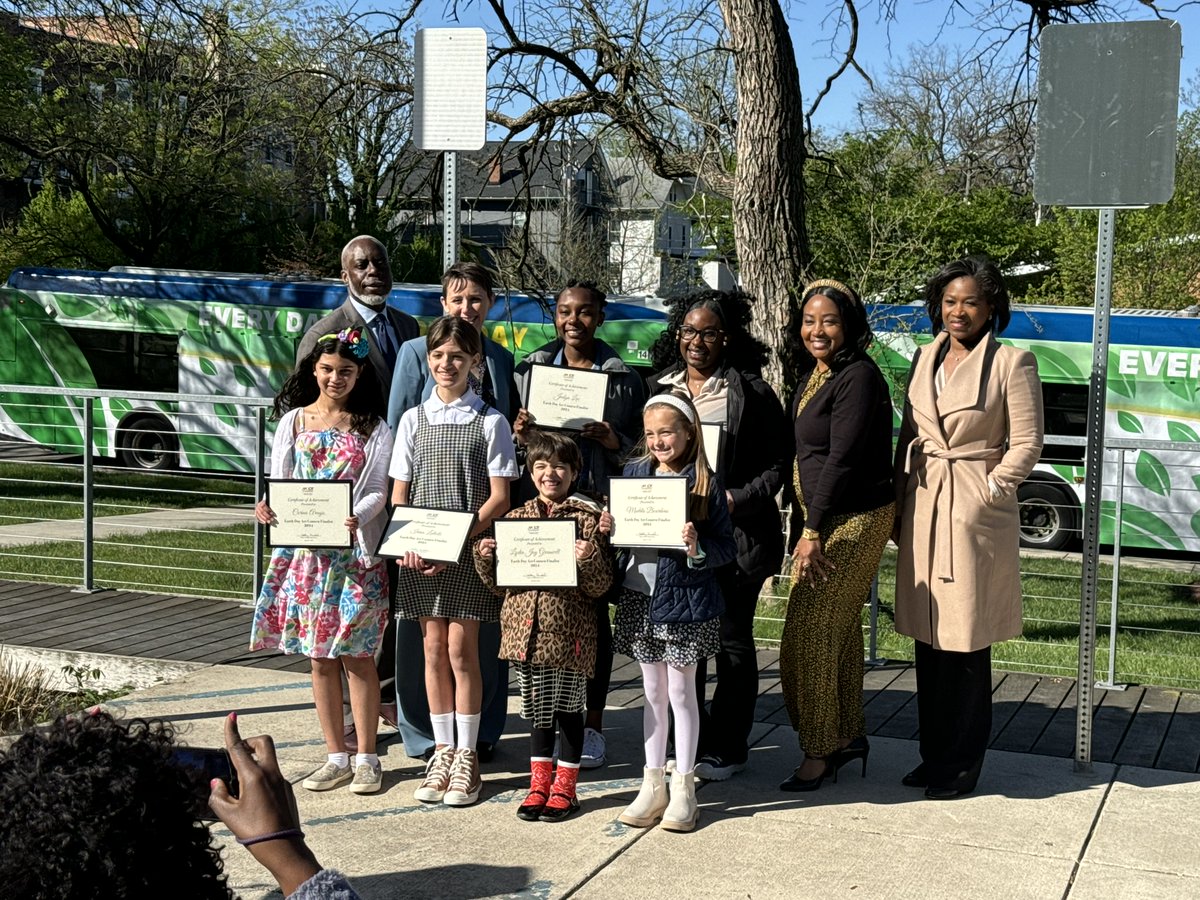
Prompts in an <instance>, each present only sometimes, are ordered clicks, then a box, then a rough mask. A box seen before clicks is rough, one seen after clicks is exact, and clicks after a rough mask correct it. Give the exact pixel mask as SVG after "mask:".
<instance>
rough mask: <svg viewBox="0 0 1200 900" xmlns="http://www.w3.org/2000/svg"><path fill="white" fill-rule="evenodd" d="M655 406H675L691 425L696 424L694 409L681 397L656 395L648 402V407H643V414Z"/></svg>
mask: <svg viewBox="0 0 1200 900" xmlns="http://www.w3.org/2000/svg"><path fill="white" fill-rule="evenodd" d="M655 404H666V405H667V406H673V407H675V408H676V409H677V410H679V411H680V412H681V413H683V417H684V418H685V419H687V420H688V423H689V424H691V425H695V424H696V414H695V413H694V412H692V407H691V406H690V405H689V404H688V403H687V401H685V400H683V399H682V398H680V397H676V396H675V395H674V394H655V395H654V396H653V397H651V398H650V399H649V400H647V401H646V405H645V406H643V407H642V412H645V411H646V410H648V409H649V408H650V407H651V406H654V405H655Z"/></svg>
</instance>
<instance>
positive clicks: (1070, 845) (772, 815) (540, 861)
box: [107, 666, 1200, 900]
mask: <svg viewBox="0 0 1200 900" xmlns="http://www.w3.org/2000/svg"><path fill="white" fill-rule="evenodd" d="M618 693H620V692H617V691H615V692H614V694H618ZM610 702H611V703H621V704H626V705H624V706H621V707H617V708H613V709H610V711H609V712H608V713H607V714H606V721H605V733H606V735H607V737H608V756H609V764H608V765H607V766H606V767H605V768H602V769H599V770H595V771H592V772H585V773H583V778H582V779H581V783H580V799H581V802H582V804H583V809H582V811H581V813H580V814H578V815H577V816H576V817H574V818H573V819H570V820H568V821H567V822H564V823H561V824H557V825H550V824H546V823H526V822H522V821H520V820H519V819H517V817H516V807H517V805H518V804H519V803H520V802H521V800H522V799H523V798H524V796H525V789H526V788H527V786H528V776H527V774H526V772H527V765H528V737H527V735H528V732H527V731H526V730H525V727H524V723H523V722H522V721H521V720H520V719H519V718H518V717H517V716H516V715H515V714H511V715H510V718H509V729H508V736H506V737H505V739H504V740H502V741H501V743H500V745H499V747H498V750H497V754H496V759H495V760H494V761H493V762H492V763H491V764H490V765H487V766H485V767H484V781H485V785H484V793H483V799H482V800H481V802H480V803H479V804H478V805H476V806H474V807H471V808H467V809H452V808H449V807H444V806H440V805H438V806H429V805H425V804H421V803H417V802H416V801H414V800H413V799H412V792H413V790H414V788H415V787H416V785H417V783H418V781H419V777H420V775H421V773H422V770H423V767H422V764H421V763H420V762H419V761H417V760H412V759H409V758H408V757H406V756H405V755H404V752H403V747H402V746H401V744H400V742H399V741H398V740H394V739H393V740H389V741H387V742H385V743H384V744H383V745H382V747H381V750H380V752H381V755H382V757H383V764H384V789H383V791H382V792H381V793H379V794H376V795H373V796H367V797H359V796H356V795H354V794H351V793H350V792H349V790H347V789H340V790H337V791H333V792H330V793H324V794H315V793H310V792H308V791H305V790H303V789H301V788H299V787H297V791H296V793H297V800H298V802H299V805H300V813H301V818H302V820H303V827H304V830H305V832H306V833H307V835H308V840H309V843H310V844H311V846H312V847H313V849H314V851H315V852H316V854H317V856H318V858H319V859H320V860H321V861H322V863H324V864H325V865H327V866H331V867H336V868H340V869H342V870H343V871H345V872H346V873H347V874H348V875H350V876H351V878H352V879H353V881H354V884H355V886H356V888H357V889H358V890H359V892H360V893H361V894H362V895H363V896H364V897H367V898H381V900H382V898H401V897H404V898H409V897H414V898H424V897H428V898H463V900H465V898H480V897H510V896H519V897H537V898H558V897H581V898H591V897H596V898H601V897H603V898H611V897H637V898H647V900H648V898H652V897H655V896H663V897H743V898H744V897H753V898H759V897H787V898H843V897H844V898H854V900H862V898H921V900H929V898H942V897H946V898H951V897H952V898H1031V900H1034V898H1036V900H1044V898H1070V900H1101V898H1103V900H1117V898H1120V900H1130V898H1158V897H1172V898H1181V897H1198V898H1200V854H1198V853H1197V852H1196V850H1195V840H1194V838H1193V832H1194V827H1195V823H1196V822H1197V821H1200V776H1197V775H1190V774H1183V773H1177V772H1168V771H1160V770H1149V769H1141V768H1134V767H1129V766H1114V765H1107V764H1096V765H1095V767H1094V771H1093V772H1092V773H1090V774H1087V775H1079V774H1075V773H1074V771H1073V765H1072V762H1071V761H1070V760H1064V759H1058V758H1053V757H1045V756H1036V755H1032V754H1020V753H1004V752H997V751H991V752H989V754H988V761H987V764H986V766H985V768H984V773H983V777H982V779H981V781H980V784H979V790H978V792H977V793H976V794H975V795H973V796H971V797H967V798H964V799H961V800H957V801H953V802H948V803H936V802H931V801H927V800H925V799H924V798H923V797H922V795H921V792H920V791H917V790H913V789H910V788H904V787H902V786H901V785H900V777H901V776H902V775H903V774H904V773H905V772H906V771H908V770H909V769H910V768H912V767H913V766H914V765H915V764H916V762H917V748H916V744H915V743H914V742H912V741H903V740H895V739H888V738H879V737H877V738H872V750H871V757H870V762H869V766H868V769H867V775H866V777H865V778H861V777H859V773H858V768H857V766H856V765H855V764H853V763H852V764H851V765H849V766H847V767H846V768H844V769H842V771H841V773H840V774H841V779H840V781H839V782H838V783H837V784H834V783H831V782H826V783H825V785H823V786H822V787H821V789H820V790H818V791H816V792H814V793H811V794H784V793H781V792H779V791H778V790H777V788H776V785H777V783H778V782H779V781H780V780H782V779H783V778H785V777H786V776H787V775H788V774H789V773H790V771H791V768H792V767H793V766H794V765H795V764H796V762H797V759H796V756H797V751H796V749H795V736H794V733H793V732H792V731H791V729H790V728H788V727H787V726H772V725H770V724H767V723H759V724H757V725H756V726H755V733H754V736H753V739H754V742H755V746H754V749H753V751H752V753H751V758H750V765H749V766H748V767H747V769H746V771H745V772H743V773H741V774H740V775H737V776H735V777H734V778H733V779H731V780H730V781H727V782H724V783H713V784H707V785H703V786H702V787H701V788H700V791H699V795H698V796H699V799H700V802H701V807H702V812H701V820H700V827H699V828H698V830H697V831H696V832H695V833H692V834H671V833H668V832H664V831H661V830H659V829H656V828H655V829H649V830H638V829H631V828H627V827H625V826H623V825H621V824H619V823H618V822H617V821H616V816H617V814H618V813H619V812H620V811H621V810H622V809H623V808H624V807H625V805H626V804H627V803H628V802H629V801H630V800H631V799H632V797H633V795H634V793H635V792H636V790H637V786H638V784H639V782H640V778H641V766H642V757H641V754H642V751H641V708H640V703H639V702H638V700H637V698H636V697H611V696H610ZM510 704H511V705H510V711H514V713H515V709H516V704H517V700H516V698H512V699H511V700H510ZM107 706H108V707H109V708H110V709H111V710H112V711H113V712H114V713H115V714H118V715H121V716H155V717H163V718H166V719H169V720H171V721H173V722H175V723H176V725H177V726H178V728H179V730H180V735H181V737H182V738H183V739H184V740H185V741H187V742H188V743H191V744H193V745H197V746H212V745H219V744H220V742H221V728H222V721H223V718H224V716H225V715H226V713H228V712H229V711H230V710H236V711H237V712H238V716H239V720H240V722H241V726H242V733H243V735H246V736H249V735H252V734H258V733H262V732H267V733H270V734H271V735H273V736H274V738H275V741H276V746H277V747H278V751H279V758H280V761H281V765H282V768H283V771H284V773H285V775H286V776H287V777H288V778H289V779H291V780H292V781H293V782H297V781H299V780H300V779H302V778H303V777H304V776H305V775H306V774H307V773H308V772H309V771H311V770H312V769H315V768H317V767H318V766H319V765H320V764H321V763H322V762H323V761H324V752H325V751H324V747H323V742H322V741H321V739H320V732H319V729H318V726H317V720H316V714H315V712H314V710H313V708H312V694H311V690H310V686H309V682H308V679H307V678H305V677H302V676H301V677H298V676H297V675H295V674H293V673H287V672H282V673H281V672H274V671H270V670H263V669H252V668H245V667H229V666H214V667H209V668H204V669H199V670H197V671H193V672H191V673H189V674H187V675H185V676H183V677H182V678H180V679H179V680H177V681H174V682H172V683H169V684H163V685H159V686H156V687H153V688H150V689H147V690H143V691H139V692H137V693H136V694H134V695H131V696H130V697H127V698H125V699H122V700H118V701H113V702H111V703H109V704H107ZM216 833H217V834H218V836H219V837H220V838H222V839H224V841H225V842H226V843H227V844H229V845H231V846H228V847H227V852H226V860H227V866H228V871H229V873H230V883H231V886H232V887H233V888H234V889H235V890H236V891H237V892H238V893H239V894H240V895H241V896H242V897H245V898H259V897H268V896H278V893H277V892H275V893H274V894H273V890H274V884H273V882H272V881H271V880H270V877H269V876H268V875H267V873H266V872H265V871H264V870H262V869H260V868H259V867H258V866H257V865H256V864H255V863H254V862H253V860H252V859H251V857H250V855H249V854H248V853H246V852H245V851H243V850H242V849H241V848H239V847H237V846H236V845H233V844H232V840H231V838H230V835H229V834H228V832H227V831H226V830H225V829H224V828H222V827H220V826H218V827H217V829H216Z"/></svg>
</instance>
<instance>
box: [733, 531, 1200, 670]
mask: <svg viewBox="0 0 1200 900" xmlns="http://www.w3.org/2000/svg"><path fill="white" fill-rule="evenodd" d="M895 567H896V555H895V551H894V550H892V549H890V548H889V549H888V551H887V552H885V553H884V557H883V564H882V566H881V568H880V572H879V634H878V651H877V654H878V656H880V657H882V658H887V659H904V660H911V659H912V658H913V646H912V641H911V640H910V639H909V638H906V637H904V636H903V635H899V634H897V633H896V631H895V628H894V627H893V625H894V622H893V609H894V606H893V604H894V600H895V588H894V586H895V580H896V568H895ZM1194 577H1195V576H1193V575H1188V574H1186V573H1181V572H1176V571H1172V570H1170V569H1167V568H1162V567H1152V566H1149V565H1141V564H1138V565H1133V564H1130V563H1129V562H1127V561H1126V562H1123V563H1122V565H1121V581H1120V590H1119V599H1118V609H1117V675H1116V679H1115V680H1116V681H1118V682H1121V681H1125V682H1133V683H1139V684H1155V685H1162V686H1170V687H1181V688H1200V603H1198V602H1197V600H1196V599H1195V597H1194V596H1193V588H1192V584H1191V583H1192V581H1193V580H1194ZM1021 585H1022V588H1023V589H1024V594H1025V631H1024V634H1022V635H1021V637H1020V638H1017V639H1015V640H1011V641H1005V642H1004V643H1002V644H996V645H995V646H994V647H993V648H992V660H993V664H994V665H995V667H996V668H997V669H1010V670H1013V671H1025V672H1037V673H1042V674H1051V675H1068V676H1073V675H1075V674H1077V672H1078V668H1079V602H1080V564H1079V562H1077V561H1071V560H1060V559H1040V558H1032V557H1023V558H1022V560H1021ZM790 589H791V580H790V579H789V578H786V577H777V578H776V579H775V583H774V585H773V586H772V588H771V591H770V594H768V593H767V592H765V591H764V593H763V595H762V597H761V598H760V599H759V602H758V613H757V619H756V622H755V626H756V627H755V634H756V636H757V637H758V639H759V640H760V641H762V642H763V643H765V644H772V643H778V641H779V639H780V637H781V635H782V633H783V617H784V615H785V613H786V610H787V595H788V591H789V590H790ZM1111 590H1112V566H1110V565H1107V564H1102V565H1101V568H1100V587H1099V596H1100V597H1101V601H1100V603H1099V605H1098V609H1097V611H1096V612H1097V618H1098V626H1097V630H1096V646H1097V651H1096V665H1097V676H1098V677H1104V676H1106V675H1107V674H1108V672H1107V666H1108V625H1109V619H1110V612H1111V606H1110V603H1109V595H1110V592H1111ZM868 621H869V618H868V612H867V610H866V609H865V608H864V611H863V625H864V628H865V627H866V626H867V624H868Z"/></svg>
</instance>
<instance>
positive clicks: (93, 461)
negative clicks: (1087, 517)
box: [0, 385, 1200, 688]
mask: <svg viewBox="0 0 1200 900" xmlns="http://www.w3.org/2000/svg"><path fill="white" fill-rule="evenodd" d="M17 392H19V393H20V394H21V403H20V404H15V403H11V402H9V401H11V400H12V399H13V397H14V394H15V393H17ZM0 398H3V399H4V402H3V404H0V409H2V410H3V419H2V420H0V432H3V433H5V434H8V435H15V434H22V435H25V436H26V438H25V440H23V441H18V440H12V439H10V440H8V441H4V442H3V443H0V578H5V579H12V580H27V581H34V582H42V583H48V584H67V585H71V586H75V587H80V588H83V589H85V590H91V589H95V588H100V587H103V588H109V589H116V590H134V591H150V592H155V593H163V594H178V595H194V596H205V597H218V598H227V599H233V600H239V601H243V602H250V601H252V600H253V599H254V597H255V595H256V590H257V585H258V584H259V583H260V581H261V575H262V562H263V553H264V547H263V544H262V539H263V535H262V534H261V530H260V529H259V528H257V527H256V525H255V522H254V517H253V504H254V498H255V497H257V496H261V495H262V492H263V484H264V480H263V479H264V473H265V470H266V459H265V448H266V446H267V441H268V440H269V425H268V423H267V420H266V411H267V408H268V407H269V406H270V402H271V401H269V400H265V399H260V398H250V397H239V398H230V397H225V396H205V397H198V396H196V395H181V394H139V393H132V392H112V391H104V392H100V391H94V390H93V391H84V390H72V391H71V392H70V395H69V396H67V395H66V392H65V391H62V390H58V389H52V388H30V387H20V388H16V387H14V386H11V385H0ZM38 401H40V402H41V403H42V405H41V406H39V405H38ZM206 404H207V407H208V409H209V412H208V413H207V414H204V413H203V409H204V407H205V405H206ZM185 406H186V410H187V412H185V413H180V412H179V409H180V408H184V407H185ZM170 410H174V411H170ZM152 415H153V416H157V417H159V420H158V421H157V422H156V423H154V427H153V428H150V425H149V423H147V422H146V419H147V418H148V417H150V416H152ZM138 421H141V423H142V424H141V426H139V428H138V429H134V428H132V427H131V426H130V423H133V422H138ZM205 423H207V425H206V424H205ZM135 432H136V435H134V433H135ZM31 433H37V434H39V435H40V436H41V440H39V441H37V442H36V444H35V443H34V442H32V441H30V440H29V438H28V436H29V435H30V434H31ZM131 435H133V436H136V438H137V440H136V441H135V440H133V439H132V437H131ZM1073 440H1076V441H1077V440H1078V439H1072V438H1064V439H1054V438H1052V439H1048V440H1047V445H1048V446H1052V447H1058V448H1063V447H1066V448H1068V449H1069V448H1071V447H1073V446H1074V447H1077V446H1078V445H1077V444H1075V445H1072V444H1071V443H1070V441H1073ZM88 446H90V447H92V448H93V453H84V452H83V450H84V448H85V447H88ZM1108 447H1109V449H1108V450H1107V456H1108V462H1107V463H1106V471H1105V494H1104V497H1105V499H1104V508H1103V509H1102V510H1101V512H1102V517H1103V518H1102V521H1103V523H1104V528H1105V531H1104V534H1103V540H1104V541H1105V542H1106V543H1112V541H1113V536H1114V535H1116V534H1120V536H1121V540H1120V541H1117V542H1116V543H1115V544H1114V545H1113V546H1112V548H1111V554H1110V555H1109V556H1107V557H1105V559H1104V561H1103V562H1102V566H1101V593H1102V595H1103V596H1104V597H1106V598H1107V602H1105V603H1102V604H1101V607H1100V609H1098V610H1097V613H1098V616H1097V618H1098V624H1097V629H1096V635H1095V646H1096V652H1097V671H1098V672H1099V673H1101V676H1102V678H1103V680H1102V682H1101V684H1103V685H1110V684H1111V685H1115V684H1121V683H1126V682H1129V683H1143V684H1155V685H1163V686H1171V687H1181V688H1200V554H1197V553H1196V551H1195V548H1197V547H1198V546H1200V544H1198V541H1200V443H1189V442H1178V441H1175V442H1172V441H1155V440H1136V441H1125V440H1112V441H1110V442H1109V445H1108ZM122 448H124V449H125V450H126V451H132V450H136V453H133V452H125V453H124V454H123V455H122ZM1193 448H1195V449H1193ZM1073 455H1075V451H1074V450H1070V452H1069V453H1060V454H1058V455H1056V456H1054V457H1051V458H1046V459H1043V461H1042V463H1041V464H1040V465H1039V467H1038V470H1037V471H1035V473H1034V476H1032V477H1031V479H1030V480H1029V481H1028V482H1026V484H1025V485H1023V486H1022V491H1021V493H1020V495H1019V500H1020V505H1021V516H1022V535H1023V543H1024V544H1025V545H1026V549H1025V550H1023V552H1022V556H1021V583H1022V587H1023V590H1024V595H1025V619H1024V622H1025V627H1024V632H1023V634H1022V635H1021V636H1020V637H1019V638H1017V639H1015V640H1011V641H1007V642H1005V643H1003V644H998V645H996V647H995V648H994V650H993V658H994V661H995V664H996V666H997V667H1000V668H1008V669H1015V670H1022V671H1030V672H1037V673H1042V674H1048V675H1062V676H1068V677H1072V676H1074V675H1075V674H1076V672H1077V670H1078V648H1079V618H1080V617H1079V613H1080V609H1079V604H1080V580H1081V574H1082V571H1081V570H1082V561H1081V558H1080V555H1079V553H1078V552H1074V551H1075V550H1077V549H1078V545H1079V522H1080V521H1081V508H1080V500H1079V493H1080V492H1079V491H1076V488H1077V487H1081V485H1082V479H1083V471H1082V466H1081V463H1080V459H1078V458H1075V459H1073V458H1072V456H1073ZM1077 456H1078V457H1079V458H1081V457H1082V453H1078V454H1077ZM1052 477H1053V479H1054V480H1051V478H1052ZM1031 487H1032V488H1034V490H1032V491H1030V490H1029V489H1030V488H1031ZM1051 492H1053V496H1050V494H1051ZM1051 532H1052V533H1054V534H1055V535H1056V537H1055V540H1054V541H1053V542H1051V547H1052V548H1053V549H1050V548H1048V546H1047V541H1046V536H1047V534H1048V533H1051ZM1064 533H1065V538H1063V537H1062V535H1063V534H1064ZM1114 573H1115V577H1114ZM1114 586H1115V588H1114ZM790 588H791V578H790V570H789V567H788V566H787V564H786V561H785V565H784V566H783V567H782V568H781V570H780V574H778V575H776V576H774V577H772V578H771V579H770V580H769V581H768V582H767V583H766V584H765V585H764V586H763V589H762V593H761V594H760V597H759V602H758V609H757V616H756V623H755V624H756V634H757V636H758V639H759V640H760V642H761V643H762V644H763V645H764V646H770V645H777V644H778V643H779V640H780V638H781V636H782V633H783V624H784V617H785V615H786V609H787V598H788V593H789V591H790ZM864 601H865V602H864V609H863V633H864V647H865V649H866V656H867V659H868V660H869V661H871V662H876V661H881V660H887V659H893V660H895V659H898V660H911V659H912V655H913V650H912V642H911V641H910V640H909V639H907V638H905V637H904V636H902V635H899V634H897V633H896V631H895V627H894V609H895V549H894V548H891V547H889V549H888V550H887V551H886V552H885V554H884V558H883V562H882V565H881V566H880V572H879V578H878V580H877V587H876V590H875V591H874V592H873V595H872V597H871V598H864Z"/></svg>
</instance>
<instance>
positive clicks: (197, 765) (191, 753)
mask: <svg viewBox="0 0 1200 900" xmlns="http://www.w3.org/2000/svg"><path fill="white" fill-rule="evenodd" d="M171 756H172V758H173V759H174V761H175V764H176V765H178V766H182V767H183V768H185V769H187V770H188V771H190V772H194V773H195V774H196V777H197V779H198V780H200V781H201V782H202V783H203V784H204V785H205V786H206V788H208V789H211V787H212V782H213V779H220V780H221V781H223V782H224V783H225V785H226V787H227V789H228V791H229V795H230V796H231V797H236V796H237V795H238V779H237V770H236V769H234V768H233V764H232V763H231V762H230V760H229V751H227V750H226V749H225V748H224V747H219V748H217V747H175V748H174V749H173V750H172V751H171ZM205 796H207V791H206V792H205ZM197 817H198V818H199V819H200V820H201V821H202V822H215V821H216V820H217V814H216V813H215V812H213V810H212V807H211V806H210V805H209V804H208V802H207V801H204V802H203V803H202V805H201V807H200V809H199V810H198V812H197Z"/></svg>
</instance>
